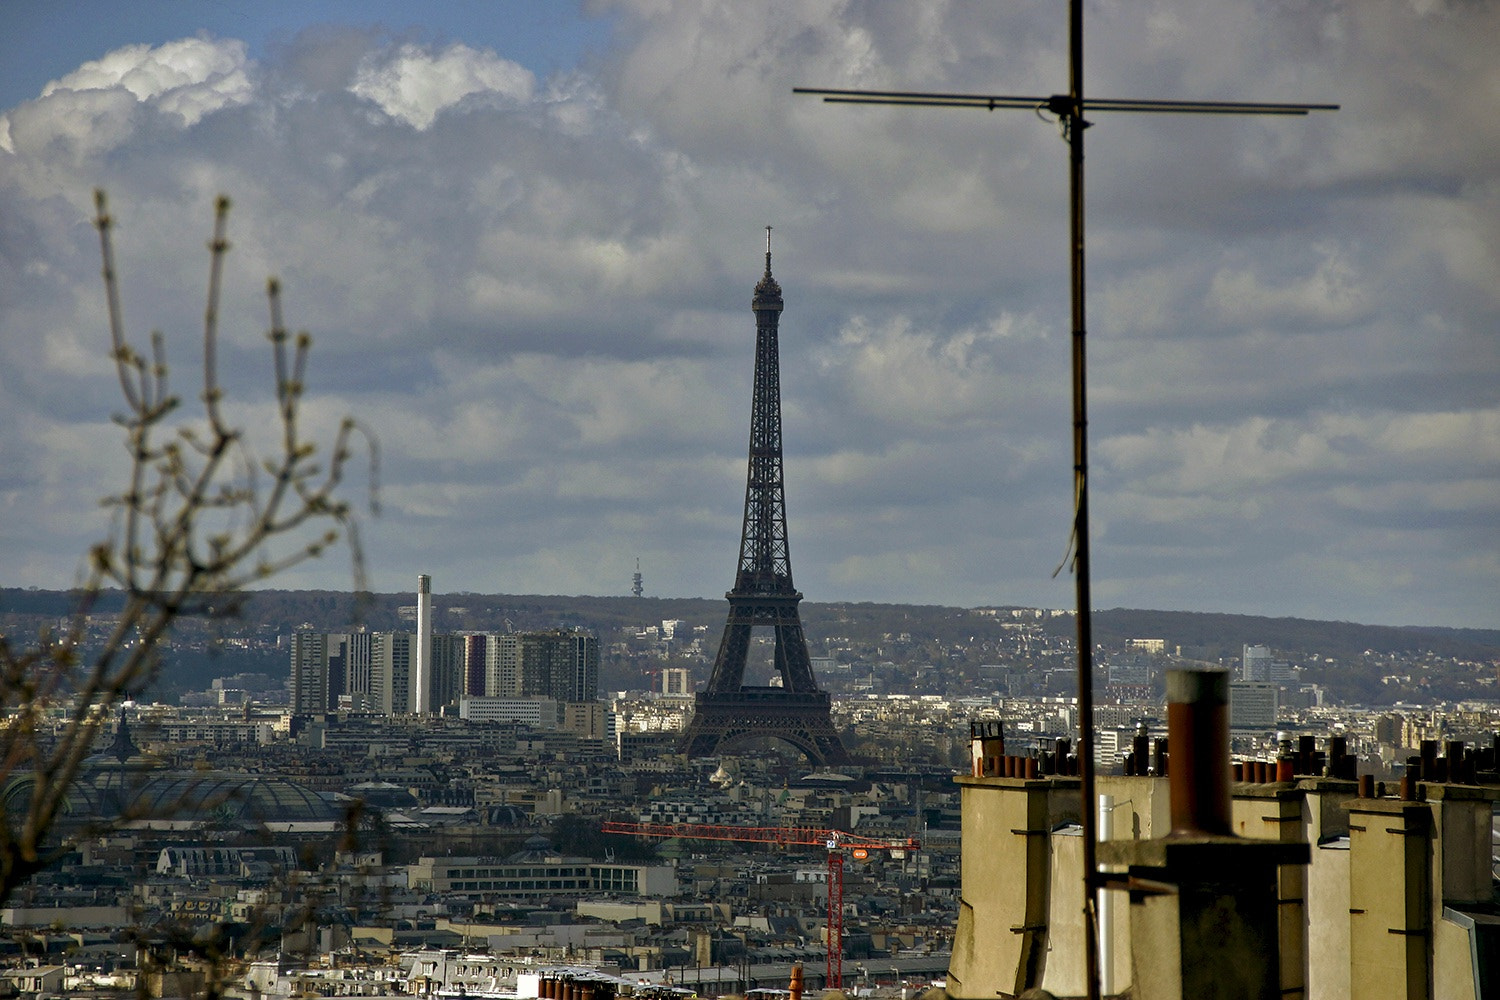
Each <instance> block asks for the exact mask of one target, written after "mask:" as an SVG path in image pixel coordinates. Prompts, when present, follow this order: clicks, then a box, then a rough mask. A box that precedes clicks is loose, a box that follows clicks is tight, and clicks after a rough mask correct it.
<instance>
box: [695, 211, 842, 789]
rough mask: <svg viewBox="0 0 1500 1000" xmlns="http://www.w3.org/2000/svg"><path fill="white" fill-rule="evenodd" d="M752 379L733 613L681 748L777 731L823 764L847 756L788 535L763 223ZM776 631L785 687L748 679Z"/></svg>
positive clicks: (775, 290) (777, 300)
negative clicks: (756, 648)
mask: <svg viewBox="0 0 1500 1000" xmlns="http://www.w3.org/2000/svg"><path fill="white" fill-rule="evenodd" d="M751 308H752V309H753V310H754V311H755V388H754V394H753V398H752V402H751V411H750V463H749V471H748V473H747V475H746V481H745V524H744V528H743V529H742V530H741V533H740V561H739V569H738V570H737V572H736V573H735V578H734V589H733V590H731V591H729V593H727V594H725V595H724V596H725V597H726V598H728V599H729V617H728V620H727V621H726V622H725V624H724V635H723V638H721V639H720V640H719V652H718V655H717V656H716V657H715V658H714V669H713V674H712V675H711V676H710V677H709V680H708V688H707V689H706V690H704V691H701V692H699V693H698V695H697V698H696V699H695V703H694V710H693V717H692V720H691V721H690V722H689V723H688V727H687V730H686V732H685V733H684V734H683V741H682V748H683V752H684V753H686V754H687V755H688V756H691V757H704V756H708V755H711V754H713V753H715V752H718V751H719V750H720V749H721V748H725V747H728V746H730V745H732V744H735V743H742V742H748V741H751V740H756V739H761V738H772V739H779V740H782V741H784V742H786V743H789V744H791V745H792V746H794V747H796V748H797V749H798V750H800V751H802V753H804V754H806V755H807V757H808V759H810V760H812V761H814V762H816V763H819V764H845V763H849V761H850V758H849V751H848V750H847V749H845V747H844V743H843V740H841V739H840V738H839V735H838V731H837V730H835V729H834V728H833V719H832V717H831V715H830V714H829V704H830V702H829V697H828V694H827V693H826V692H824V691H820V690H818V684H817V681H816V680H815V679H814V678H813V671H812V660H811V659H810V658H809V657H808V655H807V641H806V639H805V638H804V637H803V634H802V619H801V618H800V617H799V616H798V614H797V604H798V602H799V601H801V600H802V595H801V594H799V593H798V592H797V588H796V587H795V586H793V584H792V557H791V551H790V548H789V546H788V544H787V531H786V485H785V481H784V479H783V476H782V457H781V456H782V449H781V370H780V358H779V351H778V346H777V327H778V324H779V322H780V318H781V310H782V300H781V286H780V285H779V284H777V283H776V279H775V278H773V277H772V276H771V230H770V227H767V228H766V273H765V274H764V275H763V276H762V277H761V279H760V282H759V283H758V284H757V285H756V286H755V297H754V298H753V299H752V300H751ZM757 627H760V628H770V629H773V630H774V632H775V653H774V660H773V662H774V664H775V668H776V672H777V673H778V674H780V675H781V687H769V686H746V685H745V663H746V660H747V659H748V657H749V653H750V640H751V636H752V633H753V631H754V630H755V629H756V628H757Z"/></svg>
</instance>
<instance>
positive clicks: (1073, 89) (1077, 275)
mask: <svg viewBox="0 0 1500 1000" xmlns="http://www.w3.org/2000/svg"><path fill="white" fill-rule="evenodd" d="M1083 67H1084V63H1083V0H1068V93H1067V94H1066V95H1060V94H1054V95H1052V96H1050V97H1037V96H1025V95H984V94H934V93H920V92H915V91H873V90H828V89H818V88H811V87H796V88H793V93H797V94H815V95H818V96H820V97H822V98H823V100H824V101H826V102H828V103H832V104H911V105H923V106H929V107H932V106H936V107H965V108H982V109H984V110H987V111H994V110H995V109H996V108H1028V109H1033V110H1037V111H1042V110H1046V111H1048V112H1050V113H1052V114H1054V115H1056V116H1057V117H1058V119H1059V120H1060V121H1061V122H1062V125H1063V133H1064V136H1065V137H1066V138H1067V142H1068V207H1069V213H1068V214H1069V250H1070V256H1071V266H1070V271H1071V275H1072V282H1071V296H1070V299H1071V305H1072V325H1073V335H1072V345H1073V352H1072V353H1073V358H1072V361H1073V363H1072V369H1073V504H1074V506H1073V578H1074V583H1075V586H1076V601H1077V636H1078V639H1077V641H1078V775H1079V795H1080V798H1081V799H1082V803H1081V808H1080V809H1079V818H1080V820H1081V824H1082V827H1083V830H1082V833H1083V888H1084V893H1083V898H1084V904H1083V906H1084V943H1085V948H1084V951H1085V958H1084V965H1085V975H1086V977H1087V984H1088V998H1089V1000H1099V932H1100V928H1099V921H1098V892H1099V890H1100V888H1101V887H1102V886H1103V884H1104V880H1103V879H1102V878H1101V877H1100V873H1099V862H1098V843H1099V831H1098V826H1099V820H1098V803H1097V801H1096V797H1095V792H1094V628H1093V613H1092V607H1093V605H1092V598H1091V596H1090V593H1089V582H1090V581H1089V571H1090V567H1089V482H1088V393H1087V384H1088V382H1087V372H1088V366H1087V355H1086V353H1085V341H1086V339H1087V330H1088V327H1087V323H1086V322H1085V319H1086V316H1085V310H1084V303H1085V295H1084V288H1085V283H1084V270H1085V269H1084V211H1083V209H1084V196H1083V194H1084V187H1083V133H1084V130H1085V129H1087V128H1088V127H1089V125H1090V123H1089V122H1088V121H1086V120H1084V117H1083V115H1084V112H1085V111H1133V112H1138V113H1146V114H1213V115H1224V114H1229V115H1306V114H1308V113H1309V112H1311V111H1335V110H1337V109H1338V105H1337V104H1280V103H1265V102H1234V101H1162V100H1144V99H1110V98H1106V99H1102V100H1085V99H1084V95H1083Z"/></svg>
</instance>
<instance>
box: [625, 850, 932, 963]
mask: <svg viewBox="0 0 1500 1000" xmlns="http://www.w3.org/2000/svg"><path fill="white" fill-rule="evenodd" d="M603 832H605V833H622V834H631V835H634V836H637V837H683V838H686V839H689V840H728V841H733V842H735V843H740V844H781V845H783V846H785V847H826V848H827V849H828V934H827V937H828V972H827V975H826V976H825V979H824V985H825V988H827V989H832V990H839V989H843V986H844V852H845V851H847V852H849V853H850V854H852V855H853V856H854V857H855V858H857V859H859V860H864V859H865V858H867V857H869V856H870V852H871V851H887V852H889V853H890V854H891V855H892V856H893V857H901V856H903V855H904V853H905V852H906V851H916V850H918V849H920V848H921V846H922V844H921V842H920V841H919V840H917V839H916V838H915V837H905V838H899V837H898V838H889V837H864V836H861V835H859V834H856V833H847V832H845V831H843V830H825V829H823V828H821V827H814V826H722V825H716V824H713V823H625V822H620V821H617V820H610V821H608V822H606V823H605V824H604V827H603Z"/></svg>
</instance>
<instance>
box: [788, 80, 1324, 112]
mask: <svg viewBox="0 0 1500 1000" xmlns="http://www.w3.org/2000/svg"><path fill="white" fill-rule="evenodd" d="M792 93H794V94H811V95H813V96H815V97H821V98H823V100H824V102H825V103H827V104H884V105H902V104H909V105H913V106H917V107H940V108H979V109H981V110H984V111H994V110H996V109H997V108H1036V109H1040V108H1045V109H1046V110H1048V111H1051V112H1052V113H1054V114H1057V115H1067V114H1069V113H1070V111H1071V108H1072V107H1073V105H1074V101H1073V99H1072V98H1071V97H1069V96H1067V95H1066V94H1053V95H1050V96H1045V97H1044V96H1040V95H1028V94H941V93H924V92H922V91H907V90H834V89H827V88H819V87H793V88H792ZM1077 103H1078V104H1079V105H1081V107H1082V110H1083V111H1085V112H1089V111H1131V112H1135V113H1137V114H1195V115H1306V114H1309V113H1311V112H1313V111H1337V110H1338V109H1339V106H1338V105H1337V104H1283V103H1276V102H1270V101H1160V100H1149V99H1146V98H1093V97H1091V98H1087V99H1085V100H1082V101H1079V102H1077Z"/></svg>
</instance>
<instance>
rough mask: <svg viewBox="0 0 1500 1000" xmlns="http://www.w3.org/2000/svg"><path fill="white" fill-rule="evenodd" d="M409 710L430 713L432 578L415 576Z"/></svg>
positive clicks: (423, 574) (416, 712) (421, 713)
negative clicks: (414, 635) (413, 667)
mask: <svg viewBox="0 0 1500 1000" xmlns="http://www.w3.org/2000/svg"><path fill="white" fill-rule="evenodd" d="M411 710H412V712H413V713H415V714H416V715H426V714H428V713H429V712H431V711H432V577H430V576H428V575H427V574H425V573H422V574H419V575H418V576H417V663H416V670H414V671H413V675H412V681H411Z"/></svg>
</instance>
